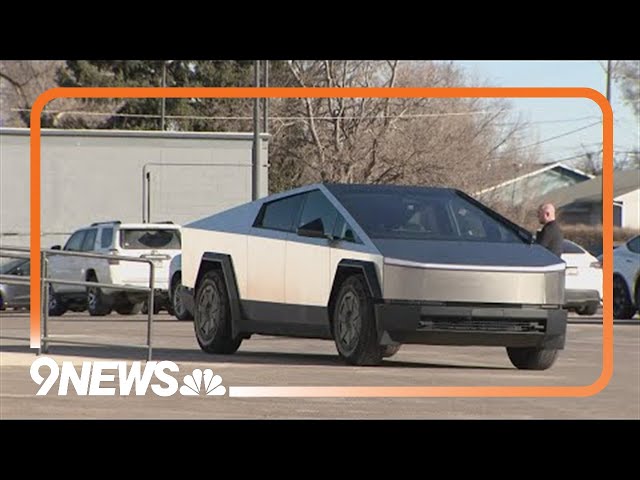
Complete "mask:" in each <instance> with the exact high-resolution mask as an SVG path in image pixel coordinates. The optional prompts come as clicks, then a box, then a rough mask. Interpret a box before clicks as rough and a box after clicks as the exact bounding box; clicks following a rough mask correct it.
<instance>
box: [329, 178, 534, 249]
mask: <svg viewBox="0 0 640 480" xmlns="http://www.w3.org/2000/svg"><path fill="white" fill-rule="evenodd" d="M340 201H341V202H342V204H343V205H344V207H345V208H346V209H347V210H348V211H349V213H351V215H352V216H353V217H354V218H355V219H356V221H357V222H358V223H359V224H360V226H361V227H362V228H363V229H364V231H365V232H366V233H367V234H368V235H369V237H371V238H380V239H383V238H388V239H392V238H393V239H411V240H456V241H460V240H463V241H482V242H507V243H524V240H523V239H522V238H521V237H519V236H518V235H517V234H516V232H515V231H514V230H513V229H511V228H510V227H509V226H508V225H507V224H506V223H504V224H503V223H502V222H500V221H499V220H498V219H496V218H493V217H492V216H491V215H489V214H488V213H487V212H485V211H484V210H483V209H482V208H480V207H478V206H476V205H474V204H473V203H471V202H469V201H468V200H467V199H465V198H464V197H461V196H458V195H456V194H455V193H454V192H450V191H447V190H444V191H429V190H425V191H424V192H420V191H417V189H412V191H410V192H406V193H399V192H344V193H342V194H340Z"/></svg>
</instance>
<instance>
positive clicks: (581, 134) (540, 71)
mask: <svg viewBox="0 0 640 480" xmlns="http://www.w3.org/2000/svg"><path fill="white" fill-rule="evenodd" d="M454 63H455V64H457V65H458V66H460V67H462V68H463V69H464V70H465V71H466V72H467V73H468V74H469V75H471V77H472V78H474V79H476V80H477V81H479V82H480V83H481V84H482V85H486V86H496V87H589V88H593V89H594V90H598V91H599V92H601V93H602V94H603V95H605V93H606V73H605V68H606V61H456V62H454ZM474 83H476V82H474ZM510 102H511V104H512V107H513V108H514V111H513V112H512V113H513V115H514V116H515V117H516V118H517V116H520V118H522V119H523V120H525V121H527V122H529V123H530V127H529V139H530V143H536V142H541V143H540V148H541V154H542V157H543V161H545V162H552V161H559V160H563V159H568V158H569V157H573V156H576V155H579V154H582V153H584V152H585V151H590V152H591V151H596V152H597V151H599V150H600V149H601V148H602V127H601V124H600V123H599V122H600V121H601V120H602V114H601V112H600V108H599V107H598V106H597V105H596V104H595V103H594V102H593V101H591V100H588V99H557V98H550V99H528V98H513V99H510ZM611 105H612V108H613V118H614V131H613V137H614V139H613V141H614V152H615V153H616V155H618V154H619V153H620V152H624V151H630V150H636V151H637V150H639V149H640V120H639V119H638V117H637V116H635V114H634V112H633V110H632V108H631V106H629V105H626V104H625V103H624V101H623V97H622V92H621V89H620V87H619V86H618V85H617V84H616V83H615V82H613V83H612V85H611ZM574 130H578V131H575V132H572V131H574ZM571 132H572V133H571ZM564 134H566V135H564ZM556 136H557V137H559V138H557V139H551V138H552V137H556ZM547 139H550V140H548V141H547ZM576 162H577V160H575V159H569V160H567V164H568V165H571V166H575V164H576Z"/></svg>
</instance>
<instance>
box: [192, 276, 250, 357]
mask: <svg viewBox="0 0 640 480" xmlns="http://www.w3.org/2000/svg"><path fill="white" fill-rule="evenodd" d="M193 320H194V321H193V327H194V330H195V333H196V340H198V345H200V348H201V349H202V350H204V351H205V352H207V353H222V354H231V353H235V352H236V350H238V348H239V347H240V343H242V338H236V339H234V338H232V337H231V308H230V307H229V297H228V295H227V288H226V286H225V282H224V278H223V276H222V273H221V272H220V271H218V270H210V271H208V272H207V273H206V274H205V275H204V277H203V278H202V281H201V282H200V285H199V286H198V292H197V294H196V304H195V314H194V318H193Z"/></svg>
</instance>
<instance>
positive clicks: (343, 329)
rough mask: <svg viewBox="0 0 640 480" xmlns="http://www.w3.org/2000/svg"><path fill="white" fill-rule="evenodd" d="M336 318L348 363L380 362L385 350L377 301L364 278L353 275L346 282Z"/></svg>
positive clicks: (339, 342) (335, 330)
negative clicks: (380, 337)
mask: <svg viewBox="0 0 640 480" xmlns="http://www.w3.org/2000/svg"><path fill="white" fill-rule="evenodd" d="M332 319H333V325H332V327H333V338H334V341H335V343H336V349H337V350H338V354H339V355H340V356H341V357H342V358H343V359H344V360H345V361H346V362H347V363H349V364H351V365H377V364H379V363H380V361H381V360H382V356H383V354H384V348H383V347H382V346H381V345H380V344H379V342H378V335H377V331H376V321H375V316H374V311H373V302H372V301H371V296H370V295H369V290H368V289H367V287H366V283H365V279H364V277H363V276H362V275H351V276H350V277H347V278H346V279H345V281H344V282H342V285H341V286H340V290H339V291H338V297H337V298H336V302H335V305H334V308H333V315H332Z"/></svg>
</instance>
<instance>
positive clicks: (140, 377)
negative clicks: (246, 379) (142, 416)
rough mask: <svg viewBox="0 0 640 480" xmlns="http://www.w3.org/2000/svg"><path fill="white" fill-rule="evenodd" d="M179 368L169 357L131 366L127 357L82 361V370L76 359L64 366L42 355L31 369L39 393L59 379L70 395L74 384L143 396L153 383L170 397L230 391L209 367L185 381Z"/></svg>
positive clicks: (79, 389) (92, 391)
mask: <svg viewBox="0 0 640 480" xmlns="http://www.w3.org/2000/svg"><path fill="white" fill-rule="evenodd" d="M43 367H45V369H48V375H47V376H46V377H44V376H43V375H42V374H41V373H40V370H41V369H43ZM179 371H180V369H179V368H178V366H177V365H176V364H175V363H174V362H171V361H167V360H164V361H161V362H155V361H152V362H146V363H145V365H144V368H142V362H139V361H136V362H132V364H131V367H129V366H128V365H127V362H124V361H105V362H102V361H100V362H82V368H81V369H80V372H79V373H78V371H77V370H76V367H75V366H74V365H73V363H72V362H69V361H64V362H62V367H60V366H59V365H58V363H57V362H56V361H55V360H53V359H51V358H49V357H41V358H38V359H37V360H35V361H34V362H33V363H32V364H31V369H30V371H29V373H30V374H31V379H32V380H33V381H34V382H35V383H36V384H37V385H40V388H39V389H38V392H37V393H36V395H47V394H48V393H49V391H51V389H52V387H53V386H54V385H55V384H56V382H58V395H61V396H65V395H67V393H68V391H69V386H70V385H71V386H72V388H73V389H74V390H75V392H76V394H77V395H89V396H115V395H120V396H127V395H131V394H132V392H134V393H133V395H138V396H142V395H146V393H147V391H148V389H149V387H151V391H152V392H153V393H155V394H156V395H158V396H159V397H170V396H172V395H175V394H176V393H178V392H180V395H184V396H198V395H201V394H205V395H213V396H222V395H225V394H226V393H227V389H226V387H225V386H224V385H222V377H220V375H214V373H213V371H212V370H211V369H209V368H207V369H205V370H200V369H199V368H196V369H195V370H193V371H192V372H191V373H190V374H188V375H185V376H184V377H183V379H182V384H180V383H179V382H178V380H177V379H176V377H175V376H174V375H173V374H178V373H179ZM116 373H117V377H118V378H117V381H116Z"/></svg>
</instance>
